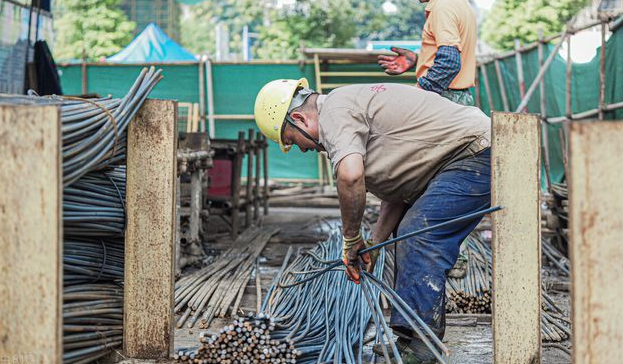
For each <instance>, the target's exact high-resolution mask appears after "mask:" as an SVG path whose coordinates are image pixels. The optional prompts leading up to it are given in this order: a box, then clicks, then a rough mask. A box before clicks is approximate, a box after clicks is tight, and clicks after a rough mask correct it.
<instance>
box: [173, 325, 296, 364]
mask: <svg viewBox="0 0 623 364" xmlns="http://www.w3.org/2000/svg"><path fill="white" fill-rule="evenodd" d="M274 330H275V321H274V320H273V319H270V318H267V317H264V316H263V315H258V316H257V317H253V315H252V314H251V316H249V317H237V318H235V319H234V321H233V323H232V324H231V325H229V326H225V327H223V328H222V329H221V330H220V332H219V333H218V334H217V335H211V336H210V335H206V334H205V332H202V333H200V335H199V341H200V342H201V344H202V346H201V347H200V348H198V349H196V350H179V351H177V352H176V353H175V355H174V358H175V359H177V360H179V361H181V362H187V363H234V362H237V363H274V364H294V363H296V358H297V356H298V355H299V354H300V353H299V352H298V351H297V350H296V349H295V348H294V345H293V343H292V342H291V341H280V340H275V339H273V338H272V336H271V335H272V332H273V331H274Z"/></svg>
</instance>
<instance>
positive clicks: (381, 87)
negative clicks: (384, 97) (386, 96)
mask: <svg viewBox="0 0 623 364" xmlns="http://www.w3.org/2000/svg"><path fill="white" fill-rule="evenodd" d="M386 90H387V89H386V88H385V85H383V84H380V85H374V86H372V87H370V91H374V92H376V93H379V92H383V91H386Z"/></svg>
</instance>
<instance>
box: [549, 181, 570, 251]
mask: <svg viewBox="0 0 623 364" xmlns="http://www.w3.org/2000/svg"><path fill="white" fill-rule="evenodd" d="M552 195H553V197H554V201H553V202H554V204H553V206H551V209H552V213H553V214H554V215H555V216H556V217H558V227H557V228H556V234H557V235H558V238H559V239H560V242H561V244H564V246H563V248H564V249H566V245H567V242H568V241H569V229H568V226H569V191H568V189H567V183H566V182H562V183H552Z"/></svg>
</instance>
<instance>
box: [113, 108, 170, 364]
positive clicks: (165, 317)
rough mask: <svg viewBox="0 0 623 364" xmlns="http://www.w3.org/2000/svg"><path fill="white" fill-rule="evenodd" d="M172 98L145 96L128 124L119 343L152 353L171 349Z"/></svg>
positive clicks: (135, 352) (145, 355) (140, 353)
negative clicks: (125, 218) (123, 271)
mask: <svg viewBox="0 0 623 364" xmlns="http://www.w3.org/2000/svg"><path fill="white" fill-rule="evenodd" d="M176 120H177V102H175V101H170V100H147V101H146V102H145V104H144V105H143V107H142V108H141V109H140V110H139V112H138V115H137V117H136V118H135V120H133V121H132V123H130V126H129V128H128V160H127V192H126V206H127V228H126V237H125V290H124V294H125V302H124V331H123V347H124V351H125V353H126V355H127V356H129V357H132V358H142V359H156V358H163V357H167V356H169V354H170V352H171V350H172V349H173V281H174V274H173V262H174V254H173V251H174V241H175V221H176V218H175V190H176V173H177V172H176V169H177V159H176V148H177V130H176V124H177V123H176Z"/></svg>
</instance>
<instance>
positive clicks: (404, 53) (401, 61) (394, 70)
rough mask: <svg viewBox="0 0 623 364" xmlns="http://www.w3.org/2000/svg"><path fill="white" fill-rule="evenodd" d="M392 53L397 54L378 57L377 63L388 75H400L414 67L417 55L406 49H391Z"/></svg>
mask: <svg viewBox="0 0 623 364" xmlns="http://www.w3.org/2000/svg"><path fill="white" fill-rule="evenodd" d="M391 50H392V52H396V53H398V55H397V56H386V55H379V56H378V57H377V62H378V63H379V65H380V66H381V68H383V69H384V70H385V73H387V74H388V75H400V74H403V73H405V72H407V71H408V70H410V69H411V68H413V67H414V66H415V62H416V61H417V54H415V53H414V52H411V51H410V50H408V49H404V48H398V47H391Z"/></svg>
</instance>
